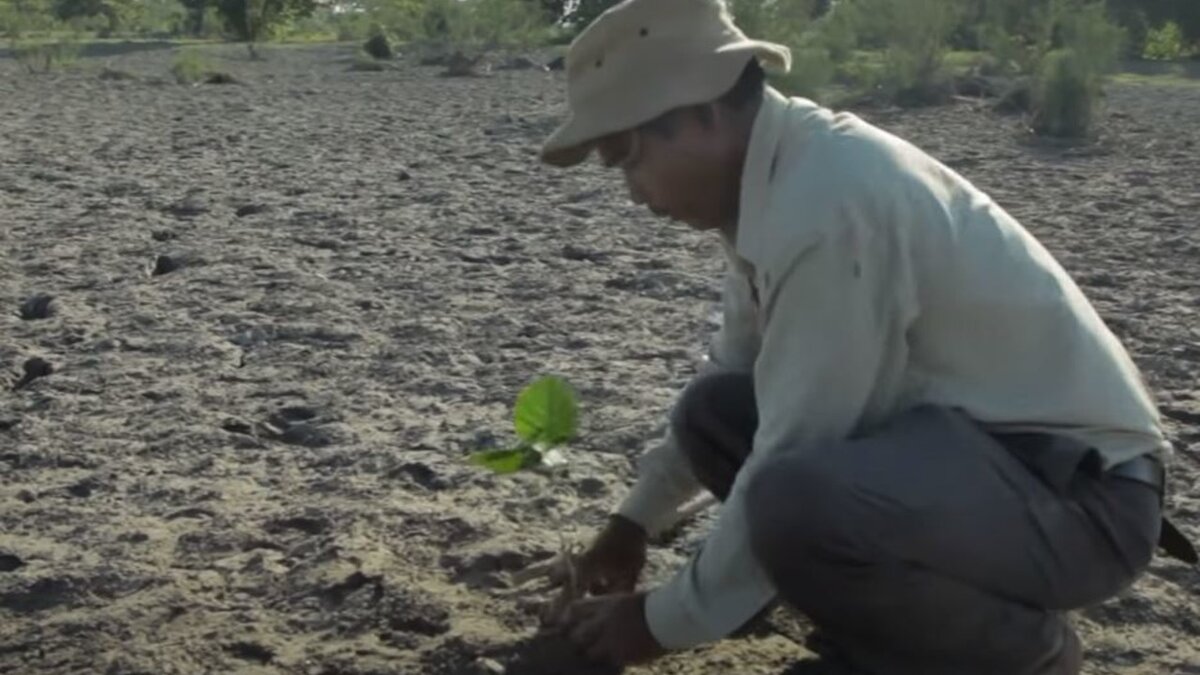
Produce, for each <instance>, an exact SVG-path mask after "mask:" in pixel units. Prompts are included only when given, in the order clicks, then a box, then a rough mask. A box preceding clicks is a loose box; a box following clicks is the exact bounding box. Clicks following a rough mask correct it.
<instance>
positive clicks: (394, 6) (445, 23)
mask: <svg viewBox="0 0 1200 675" xmlns="http://www.w3.org/2000/svg"><path fill="white" fill-rule="evenodd" d="M364 8H365V19H366V21H368V22H370V25H373V26H381V27H382V28H383V29H385V30H386V31H387V32H388V33H390V34H391V35H394V36H395V37H396V38H398V39H399V40H402V41H406V42H414V43H426V44H430V43H432V44H434V45H437V46H438V47H439V48H442V50H444V48H446V47H453V48H462V49H471V50H475V49H494V48H499V47H528V46H531V45H540V44H544V43H546V42H547V41H548V40H549V39H550V36H551V34H552V25H551V21H550V19H549V18H548V15H547V13H546V12H545V8H544V7H543V5H542V4H541V3H538V2H534V1H533V0H366V1H365V2H364Z"/></svg>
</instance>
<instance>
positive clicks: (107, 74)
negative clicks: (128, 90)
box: [100, 66, 137, 82]
mask: <svg viewBox="0 0 1200 675" xmlns="http://www.w3.org/2000/svg"><path fill="white" fill-rule="evenodd" d="M100 79H101V80H108V81H110V82H129V81H132V80H136V79H137V75H134V74H133V73H130V72H128V71H125V70H118V69H116V68H109V67H108V66H105V67H104V68H102V69H101V70H100Z"/></svg>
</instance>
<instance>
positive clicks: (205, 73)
mask: <svg viewBox="0 0 1200 675" xmlns="http://www.w3.org/2000/svg"><path fill="white" fill-rule="evenodd" d="M171 74H172V75H174V76H175V81H176V82H178V83H179V84H198V83H200V82H203V81H204V80H206V79H208V78H209V77H211V76H213V75H215V74H218V71H217V69H216V68H215V67H213V65H212V63H211V62H210V61H209V60H208V59H206V58H204V57H203V56H202V55H201V54H200V53H199V52H198V51H196V50H194V49H184V50H182V51H180V52H179V54H177V55H176V56H175V60H174V61H172V62H171Z"/></svg>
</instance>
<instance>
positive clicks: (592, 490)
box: [575, 476, 608, 499]
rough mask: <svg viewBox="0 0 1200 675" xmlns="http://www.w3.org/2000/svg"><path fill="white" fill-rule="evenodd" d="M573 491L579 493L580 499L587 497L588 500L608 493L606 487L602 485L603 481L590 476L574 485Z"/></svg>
mask: <svg viewBox="0 0 1200 675" xmlns="http://www.w3.org/2000/svg"><path fill="white" fill-rule="evenodd" d="M575 489H576V490H578V491H579V495H580V496H581V497H587V498H589V499H596V498H598V497H603V496H604V495H605V494H607V493H608V486H607V485H605V484H604V481H602V480H600V479H599V478H593V477H590V476H589V477H588V478H582V479H580V480H579V482H578V483H576V484H575Z"/></svg>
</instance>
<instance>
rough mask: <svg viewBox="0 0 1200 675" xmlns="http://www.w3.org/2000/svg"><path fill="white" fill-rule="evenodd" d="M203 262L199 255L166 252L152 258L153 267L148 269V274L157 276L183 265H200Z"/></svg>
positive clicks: (176, 269)
mask: <svg viewBox="0 0 1200 675" xmlns="http://www.w3.org/2000/svg"><path fill="white" fill-rule="evenodd" d="M203 263H204V261H203V260H201V259H200V258H199V257H197V256H194V255H191V254H189V253H167V254H163V255H160V256H158V257H157V258H155V259H154V267H153V269H151V270H150V276H152V277H158V276H162V275H164V274H170V273H171V272H176V271H178V270H181V269H183V268H185V267H195V266H198V265H202V264H203Z"/></svg>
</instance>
